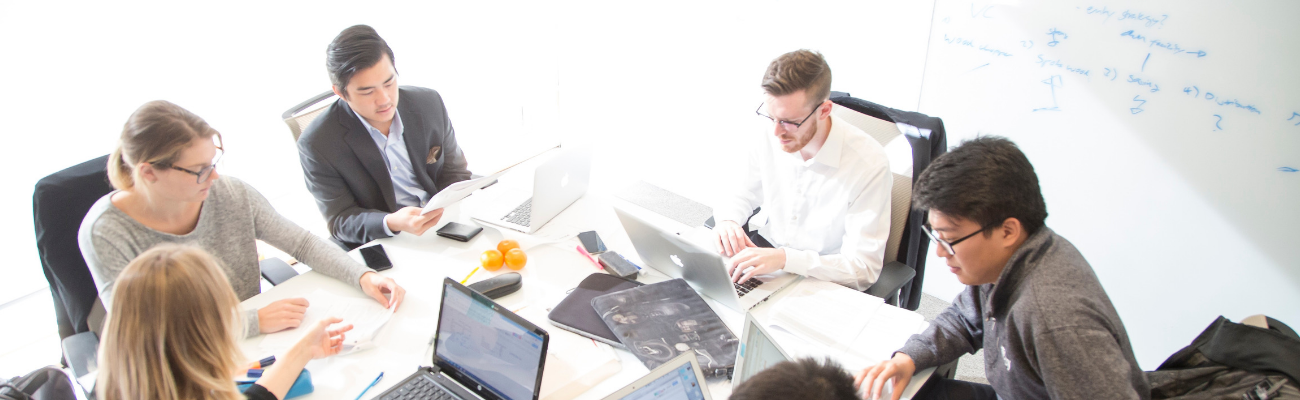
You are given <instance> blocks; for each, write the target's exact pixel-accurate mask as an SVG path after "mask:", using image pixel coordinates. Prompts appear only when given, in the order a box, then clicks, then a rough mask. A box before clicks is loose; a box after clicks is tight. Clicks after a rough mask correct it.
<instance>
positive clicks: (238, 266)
mask: <svg viewBox="0 0 1300 400" xmlns="http://www.w3.org/2000/svg"><path fill="white" fill-rule="evenodd" d="M115 193H117V191H114V192H113V193H109V194H107V195H105V196H104V197H102V198H100V199H99V201H97V202H95V205H94V206H92V207H91V208H90V212H88V213H87V214H86V218H85V219H84V220H82V221H81V230H80V232H78V242H80V245H81V253H82V256H84V257H85V258H86V264H87V265H88V266H90V273H91V276H93V277H94V278H95V286H97V287H98V288H99V298H100V300H101V301H102V302H103V303H104V307H106V308H108V307H111V306H112V304H113V301H112V300H113V288H114V285H113V282H114V281H115V280H116V279H117V275H118V274H120V273H121V272H122V270H123V269H126V265H127V264H129V263H130V262H131V260H133V259H135V256H137V255H139V254H140V253H143V252H145V251H146V250H149V249H150V248H152V247H153V246H155V245H157V244H160V243H183V244H190V245H194V246H198V247H201V248H203V249H204V250H206V251H207V252H209V253H211V254H212V255H213V257H215V258H216V259H217V261H219V262H220V263H221V265H222V267H224V268H225V272H226V276H227V277H228V278H229V279H230V286H231V287H233V288H234V289H235V294H236V295H238V297H239V299H240V300H246V299H248V298H249V297H253V296H255V295H257V294H258V293H259V292H261V284H260V282H261V268H260V266H259V264H258V260H257V244H256V242H255V240H257V239H261V240H262V241H264V242H266V243H268V244H270V245H272V246H275V247H276V248H278V249H280V250H283V251H284V252H286V253H289V254H290V255H292V256H293V257H294V258H297V259H298V260H300V261H302V262H303V263H306V264H307V265H310V266H311V267H312V269H313V270H315V271H317V272H320V273H323V274H325V275H328V276H331V277H334V278H335V279H338V280H340V281H343V282H346V283H348V284H350V285H352V286H353V287H356V288H358V289H360V287H361V284H360V281H361V275H362V274H364V273H366V271H369V269H366V268H365V267H363V266H361V265H360V264H358V263H357V262H356V261H353V260H352V258H350V257H348V255H347V253H344V252H343V250H342V249H340V248H338V246H335V245H333V244H331V243H329V242H327V241H325V240H323V239H321V238H319V237H317V236H316V235H313V234H311V233H310V232H307V230H305V229H303V228H302V227H300V226H298V225H297V224H294V223H293V222H292V221H289V220H288V219H285V218H284V217H283V216H280V214H279V213H276V212H275V209H274V208H272V207H271V204H270V203H268V202H267V201H266V198H265V197H262V194H261V193H258V192H257V190H256V189H253V187H252V186H249V185H248V184H247V183H244V182H243V181H240V180H238V179H235V178H231V177H228V176H223V177H221V179H218V180H217V181H216V182H213V183H212V190H211V191H209V194H208V198H207V200H205V201H204V202H203V206H202V208H201V209H200V210H199V223H198V225H197V226H195V227H194V231H192V232H190V233H188V234H184V235H173V234H170V233H163V232H158V231H155V230H153V229H150V228H149V227H147V226H144V225H143V224H141V223H139V222H137V221H136V220H135V219H132V218H131V217H130V216H128V215H126V213H125V212H122V210H120V209H118V208H117V207H116V206H114V205H113V202H112V200H110V199H111V198H112V197H113V194H115ZM243 322H244V333H245V336H255V335H257V334H258V321H257V310H248V311H246V312H245V313H244V321H243Z"/></svg>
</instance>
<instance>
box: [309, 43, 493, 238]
mask: <svg viewBox="0 0 1300 400" xmlns="http://www.w3.org/2000/svg"><path fill="white" fill-rule="evenodd" d="M326 58H327V60H326V67H327V69H329V72H330V80H331V81H332V83H333V88H334V93H335V94H337V95H338V96H339V100H338V101H337V102H335V103H334V104H332V105H330V106H329V107H328V108H326V109H325V111H324V112H323V113H322V114H321V115H320V116H319V117H317V118H316V120H315V121H313V122H312V123H311V125H309V126H307V128H306V129H304V130H303V133H302V136H301V137H299V139H298V154H299V157H300V161H301V163H302V170H303V175H304V178H305V179H306V181H307V189H308V190H309V191H311V193H312V195H313V196H315V197H316V204H317V205H318V206H319V207H320V210H321V213H322V214H324V215H325V219H326V221H327V222H328V224H329V228H330V235H331V236H332V239H333V240H334V241H335V242H336V243H338V244H339V245H341V246H343V247H345V248H348V249H351V248H355V247H357V246H360V245H361V244H364V243H366V242H369V241H371V240H374V239H378V238H385V237H390V236H393V235H396V234H397V233H398V232H408V233H412V234H415V235H422V234H424V232H425V231H426V230H428V229H429V228H431V227H433V226H434V225H436V224H437V223H438V220H439V219H440V218H441V217H442V210H441V209H439V210H436V211H433V212H430V213H428V214H424V215H421V214H420V212H421V211H422V208H421V206H422V205H423V204H424V203H426V202H428V200H429V198H431V197H432V196H433V195H434V194H436V193H438V191H440V190H442V189H443V188H446V187H447V186H448V185H451V184H452V183H455V182H459V181H463V180H466V179H469V177H470V172H469V170H468V169H467V166H468V164H467V162H466V161H465V155H464V153H462V152H461V149H460V146H459V145H458V144H457V143H456V132H455V130H454V129H453V128H452V126H451V119H450V118H448V117H447V109H446V107H444V106H443V103H442V96H440V95H439V94H438V92H436V91H434V90H432V89H425V88H418V87H411V86H403V87H400V88H399V86H398V85H397V69H396V67H395V64H394V62H393V60H394V58H393V50H392V49H391V48H389V47H388V44H387V43H386V42H385V41H384V39H383V38H380V37H379V35H378V34H377V33H376V32H375V30H374V29H372V28H370V27H369V26H365V25H357V26H353V27H351V28H348V29H345V30H344V31H343V32H342V33H340V34H339V35H338V37H336V38H334V41H333V42H331V43H330V45H329V48H328V49H327V50H326ZM399 99H400V100H401V101H398V100H399Z"/></svg>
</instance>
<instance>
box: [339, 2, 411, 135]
mask: <svg viewBox="0 0 1300 400" xmlns="http://www.w3.org/2000/svg"><path fill="white" fill-rule="evenodd" d="M394 63H395V59H394V58H393V49H391V48H389V47H388V42H385V41H384V38H381V37H379V33H377V32H375V29H374V28H371V27H369V26H367V25H356V26H352V27H349V28H347V29H344V30H343V32H340V33H339V35H338V36H337V37H335V38H334V41H332V42H330V45H329V47H328V48H326V50H325V68H326V69H327V70H328V71H329V75H330V83H331V84H332V85H333V88H334V94H337V95H338V96H339V97H341V98H343V100H344V101H347V102H348V106H350V107H352V110H354V111H356V112H357V114H359V115H361V117H362V118H365V119H366V122H367V123H369V124H370V125H371V126H374V127H375V128H378V129H379V130H381V131H384V132H387V131H388V126H389V124H390V123H391V122H392V121H393V116H394V115H396V114H397V100H398V99H397V67H396V64H394Z"/></svg>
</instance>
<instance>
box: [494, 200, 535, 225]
mask: <svg viewBox="0 0 1300 400" xmlns="http://www.w3.org/2000/svg"><path fill="white" fill-rule="evenodd" d="M532 216H533V199H532V198H529V199H528V200H524V204H520V205H519V207H515V209H514V210H513V211H510V213H509V214H506V216H504V217H501V220H502V221H506V222H509V223H512V224H515V225H519V226H530V225H528V222H529V221H528V219H529V218H530V217H532Z"/></svg>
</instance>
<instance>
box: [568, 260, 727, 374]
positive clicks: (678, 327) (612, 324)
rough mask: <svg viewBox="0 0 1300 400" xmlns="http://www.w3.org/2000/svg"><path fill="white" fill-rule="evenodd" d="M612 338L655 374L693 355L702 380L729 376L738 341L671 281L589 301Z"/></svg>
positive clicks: (697, 299) (697, 297)
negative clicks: (686, 354) (681, 357)
mask: <svg viewBox="0 0 1300 400" xmlns="http://www.w3.org/2000/svg"><path fill="white" fill-rule="evenodd" d="M591 306H592V308H593V309H594V310H596V313H597V314H600V319H601V320H602V321H604V322H605V325H606V326H608V327H609V328H610V331H612V332H614V336H615V337H617V338H619V340H620V341H622V342H623V345H624V346H625V347H626V348H627V349H628V351H631V352H632V354H634V355H636V358H637V359H639V360H641V363H642V364H645V366H646V368H650V369H655V367H658V366H659V365H662V364H663V363H665V362H668V361H669V360H672V359H673V357H677V356H678V355H680V354H681V353H683V352H687V351H693V352H695V356H696V358H698V359H699V361H700V369H701V370H702V371H703V372H705V373H706V374H707V375H708V376H713V377H719V376H729V375H730V374H731V370H732V368H733V367H735V365H736V348H737V347H738V345H739V343H740V340H739V339H737V338H736V335H735V334H733V333H731V330H730V329H727V325H726V324H723V323H722V319H721V318H718V314H717V313H714V312H713V309H712V308H709V305H708V304H707V303H705V302H704V298H702V297H700V295H699V293H696V292H695V290H694V289H691V287H690V285H687V284H686V281H684V280H681V279H673V280H670V281H664V282H659V283H655V284H650V285H645V286H641V287H637V288H632V289H628V290H623V291H619V292H614V293H610V294H606V295H601V296H598V297H596V298H594V299H591Z"/></svg>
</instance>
